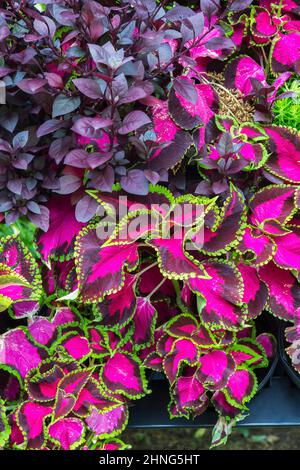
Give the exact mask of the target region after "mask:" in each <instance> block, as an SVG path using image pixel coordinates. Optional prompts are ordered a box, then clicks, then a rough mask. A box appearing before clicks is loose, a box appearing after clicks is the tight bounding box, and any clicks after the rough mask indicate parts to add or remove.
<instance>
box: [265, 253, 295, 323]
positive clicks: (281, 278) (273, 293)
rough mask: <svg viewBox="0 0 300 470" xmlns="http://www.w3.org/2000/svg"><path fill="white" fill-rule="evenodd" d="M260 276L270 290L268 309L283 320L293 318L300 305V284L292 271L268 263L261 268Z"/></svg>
mask: <svg viewBox="0 0 300 470" xmlns="http://www.w3.org/2000/svg"><path fill="white" fill-rule="evenodd" d="M259 277H260V279H261V280H262V281H263V282H264V283H265V284H266V286H267V288H268V290H269V300H268V309H270V310H271V312H272V313H273V314H274V315H276V316H277V317H278V318H282V319H283V320H293V318H294V316H295V311H296V310H297V308H299V307H300V286H299V283H298V282H297V280H296V278H295V277H294V276H293V274H292V273H290V272H289V271H286V270H284V269H280V268H278V267H277V266H276V265H275V264H274V263H272V262H271V263H268V264H266V265H265V266H262V267H261V268H260V269H259Z"/></svg>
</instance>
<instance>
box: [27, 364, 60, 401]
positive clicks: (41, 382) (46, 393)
mask: <svg viewBox="0 0 300 470" xmlns="http://www.w3.org/2000/svg"><path fill="white" fill-rule="evenodd" d="M63 376H64V371H63V369H62V368H61V367H59V366H58V365H54V367H53V368H51V369H50V370H48V371H46V372H44V373H42V374H41V373H39V370H38V369H37V374H36V375H35V374H34V373H33V376H30V377H27V381H26V388H27V391H28V394H29V396H30V397H31V398H32V399H33V400H36V401H38V402H44V401H45V402H49V401H50V400H54V398H55V397H56V393H57V388H58V384H59V382H60V380H61V379H62V378H63Z"/></svg>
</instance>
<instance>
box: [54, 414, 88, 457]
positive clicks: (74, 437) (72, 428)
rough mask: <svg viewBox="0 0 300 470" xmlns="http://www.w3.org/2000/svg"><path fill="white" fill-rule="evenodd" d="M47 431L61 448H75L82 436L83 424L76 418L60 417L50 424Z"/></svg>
mask: <svg viewBox="0 0 300 470" xmlns="http://www.w3.org/2000/svg"><path fill="white" fill-rule="evenodd" d="M48 433H49V436H50V438H51V440H52V441H53V442H55V444H58V445H59V446H60V447H61V449H62V450H72V449H76V447H78V446H79V444H80V443H81V442H82V440H83V437H84V424H83V422H82V421H81V420H80V419H78V418H62V419H59V420H58V421H55V422H54V423H52V424H50V426H49V428H48Z"/></svg>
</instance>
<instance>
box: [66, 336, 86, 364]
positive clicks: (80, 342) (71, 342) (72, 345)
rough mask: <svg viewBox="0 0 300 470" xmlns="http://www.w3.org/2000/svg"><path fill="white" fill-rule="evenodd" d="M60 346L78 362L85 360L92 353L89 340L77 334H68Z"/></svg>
mask: <svg viewBox="0 0 300 470" xmlns="http://www.w3.org/2000/svg"><path fill="white" fill-rule="evenodd" d="M60 345H61V346H62V347H63V348H64V349H65V350H66V351H67V353H68V354H69V355H70V356H71V357H73V358H74V359H76V360H80V359H83V358H85V357H86V356H87V355H89V354H90V353H91V349H90V347H89V342H88V340H87V338H85V337H84V336H80V334H78V333H76V332H74V333H70V334H67V335H66V337H64V338H62V340H60Z"/></svg>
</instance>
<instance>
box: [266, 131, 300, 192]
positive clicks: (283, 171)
mask: <svg viewBox="0 0 300 470" xmlns="http://www.w3.org/2000/svg"><path fill="white" fill-rule="evenodd" d="M264 129H265V132H266V133H267V134H268V136H269V145H270V151H271V155H270V157H269V159H268V161H267V163H266V164H265V167H266V168H267V170H268V171H270V172H271V173H272V174H274V175H276V176H278V177H279V178H282V179H283V180H285V181H290V182H292V183H299V182H300V168H299V159H300V135H299V134H298V133H297V132H296V131H292V130H290V129H287V128H285V127H280V126H267V127H265V128H264Z"/></svg>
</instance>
